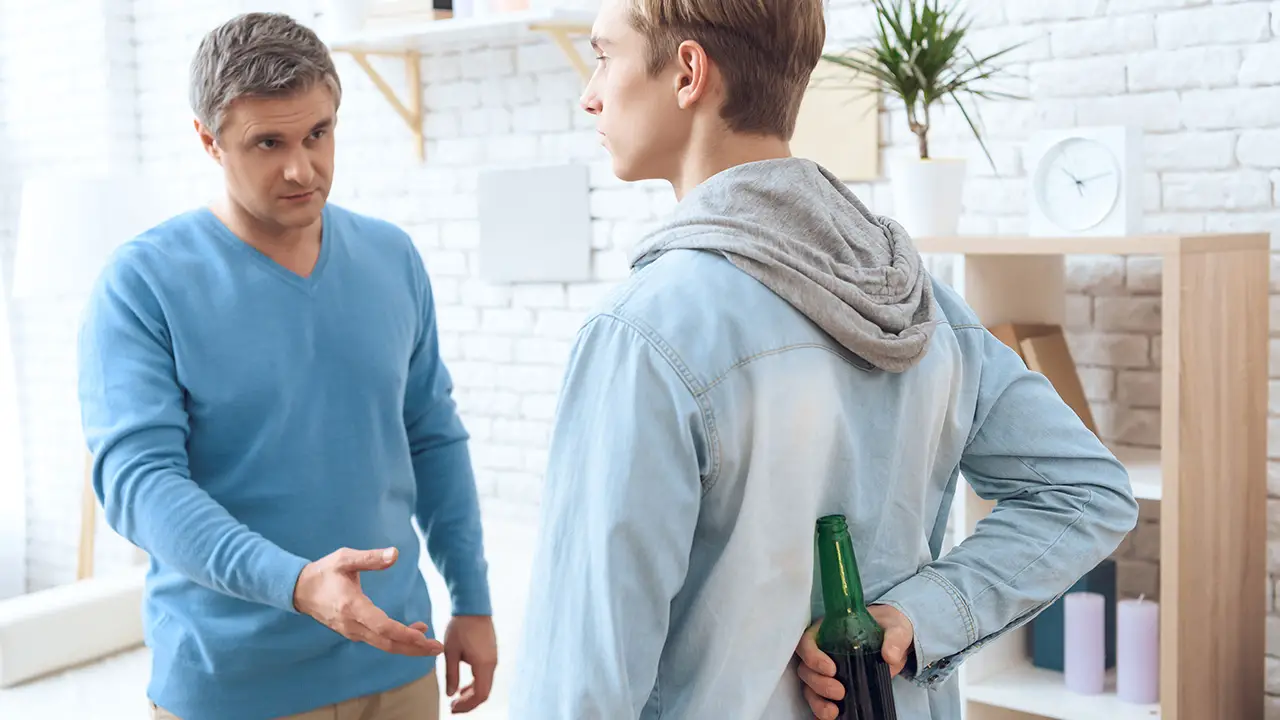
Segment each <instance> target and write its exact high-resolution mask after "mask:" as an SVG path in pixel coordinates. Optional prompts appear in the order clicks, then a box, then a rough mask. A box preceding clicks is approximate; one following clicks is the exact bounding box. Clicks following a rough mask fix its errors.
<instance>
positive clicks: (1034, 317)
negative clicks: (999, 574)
mask: <svg viewBox="0 0 1280 720" xmlns="http://www.w3.org/2000/svg"><path fill="white" fill-rule="evenodd" d="M916 243H917V247H918V248H919V249H920V250H921V252H925V253H946V254H954V255H960V256H961V258H960V260H959V261H958V263H957V266H958V270H959V277H958V279H957V281H956V288H957V289H958V290H959V291H960V292H961V294H962V295H963V296H964V297H965V299H966V301H967V302H968V303H969V305H970V306H971V307H972V308H973V309H974V311H975V312H976V313H977V315H978V318H979V319H980V321H981V322H982V323H983V324H986V325H988V326H994V325H997V324H1000V323H1007V322H1013V323H1052V324H1059V325H1061V324H1065V317H1066V298H1067V284H1066V271H1065V267H1066V256H1067V255H1073V254H1098V255H1157V256H1159V257H1161V258H1162V272H1163V275H1162V282H1161V307H1160V322H1161V328H1160V331H1159V336H1160V337H1159V343H1160V348H1159V351H1160V357H1161V363H1160V383H1161V385H1160V387H1161V390H1160V392H1161V397H1160V427H1161V431H1160V432H1161V435H1160V449H1159V450H1151V449H1141V448H1128V447H1113V448H1112V450H1113V452H1115V453H1116V456H1117V458H1119V459H1120V461H1121V462H1123V463H1124V465H1125V467H1126V468H1127V469H1128V470H1129V475H1130V481H1131V484H1132V487H1133V490H1134V494H1135V495H1136V496H1137V497H1138V498H1142V499H1147V500H1158V501H1159V502H1160V648H1161V656H1160V662H1161V665H1160V703H1159V717H1161V718H1162V720H1200V718H1254V717H1261V716H1262V711H1263V707H1262V701H1263V694H1264V677H1263V675H1264V673H1263V671H1264V663H1263V655H1264V639H1265V637H1266V628H1265V618H1266V610H1265V608H1264V607H1263V605H1264V602H1265V596H1266V593H1265V592H1264V587H1263V582H1264V580H1265V575H1264V574H1263V573H1262V572H1260V570H1259V568H1261V567H1262V566H1263V565H1264V564H1265V563H1264V559H1265V557H1266V546H1267V534H1266V509H1265V508H1266V496H1267V478H1266V474H1267V473H1266V458H1267V430H1266V429H1267V407H1266V404H1267V366H1268V316H1269V279H1270V278H1269V273H1270V254H1271V249H1270V238H1269V236H1268V235H1267V234H1265V233H1258V234H1216V235H1215V234H1201V235H1140V236H1134V237H1121V238H1034V237H1023V236H983V237H947V238H921V239H919V240H917V241H916ZM958 495H959V496H958V497H957V502H956V510H957V513H958V516H957V539H958V540H961V541H963V539H964V538H965V537H967V536H968V535H970V534H972V533H973V531H974V528H975V527H976V526H977V524H978V523H979V522H981V520H982V519H983V518H984V517H986V515H987V514H988V513H989V512H990V511H991V510H992V508H993V504H992V503H991V502H988V501H985V500H982V499H981V498H979V497H977V496H976V495H975V494H974V493H973V491H972V489H971V488H969V487H968V486H967V485H964V486H962V489H961V490H960V491H959V493H958ZM1026 633H1027V628H1026V627H1025V626H1024V627H1022V628H1019V629H1017V630H1014V631H1011V632H1009V633H1007V634H1006V635H1004V636H1003V637H1001V638H1000V639H999V640H997V641H995V642H992V643H990V644H988V645H987V646H985V647H984V648H983V650H982V651H981V652H979V653H977V654H975V655H974V656H973V657H972V658H970V659H969V660H968V661H967V662H966V663H965V667H963V668H961V694H962V697H963V698H964V700H965V707H966V710H967V717H968V718H969V720H1013V719H1015V718H1046V717H1047V718H1064V719H1065V718H1072V719H1073V720H1074V719H1075V718H1082V719H1083V718H1088V719H1089V720H1095V719H1096V718H1122V719H1124V720H1129V718H1135V719H1136V718H1139V717H1142V718H1146V717H1152V716H1153V715H1152V714H1151V713H1150V712H1149V709H1147V710H1144V709H1141V708H1135V707H1133V706H1130V705H1127V704H1124V705H1108V704H1107V703H1108V702H1109V701H1115V699H1114V698H1110V699H1109V698H1108V696H1102V697H1097V698H1091V699H1090V698H1083V697H1081V696H1077V695H1075V694H1070V695H1066V694H1064V693H1065V692H1066V691H1065V688H1062V687H1061V682H1060V678H1059V677H1055V676H1054V674H1052V673H1048V674H1046V673H1042V672H1040V671H1039V670H1038V669H1036V668H1032V667H1030V665H1029V663H1028V661H1027V657H1026ZM1115 702H1118V701H1115Z"/></svg>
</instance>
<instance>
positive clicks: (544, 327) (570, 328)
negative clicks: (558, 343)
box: [533, 310, 585, 339]
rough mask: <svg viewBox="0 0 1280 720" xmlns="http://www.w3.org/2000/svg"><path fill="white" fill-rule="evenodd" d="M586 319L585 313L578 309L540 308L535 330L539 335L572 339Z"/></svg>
mask: <svg viewBox="0 0 1280 720" xmlns="http://www.w3.org/2000/svg"><path fill="white" fill-rule="evenodd" d="M584 319H585V315H584V313H581V312H578V311H576V310H538V311H537V321H536V322H535V324H534V327H533V332H534V334H535V335H537V336H538V337H545V338H559V339H572V338H573V337H574V336H576V335H577V334H578V330H579V329H581V328H582V321H583V320H584Z"/></svg>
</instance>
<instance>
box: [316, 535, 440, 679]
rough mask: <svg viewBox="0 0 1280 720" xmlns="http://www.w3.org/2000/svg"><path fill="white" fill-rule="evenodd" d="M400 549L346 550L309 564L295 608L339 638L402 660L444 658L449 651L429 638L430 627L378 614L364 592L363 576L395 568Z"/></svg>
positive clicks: (376, 608)
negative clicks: (428, 656) (418, 656)
mask: <svg viewBox="0 0 1280 720" xmlns="http://www.w3.org/2000/svg"><path fill="white" fill-rule="evenodd" d="M396 557H398V553H397V551H396V549H395V548H387V549H385V550H350V549H347V548H343V549H341V550H337V551H335V552H333V553H330V554H329V555H326V556H324V557H322V558H320V559H319V560H316V561H315V562H313V563H310V564H308V565H307V566H306V567H304V568H303V569H302V572H301V573H300V574H299V575H298V582H297V584H296V585H295V586H294V589H293V606H294V607H295V608H297V609H298V612H301V613H304V614H306V615H310V616H311V617H313V618H315V619H316V620H319V621H320V622H321V623H323V624H324V625H325V626H327V627H328V628H330V629H331V630H333V631H334V632H337V633H338V634H339V635H342V636H343V637H345V638H347V639H348V640H354V641H356V642H364V643H368V644H370V645H372V646H374V647H376V648H378V649H380V650H383V651H386V652H389V653H395V654H397V655H439V654H440V653H442V652H444V646H443V645H442V644H441V643H440V642H439V641H437V640H431V639H428V638H427V636H426V634H425V633H426V630H427V626H426V624H425V623H422V622H415V623H414V624H413V625H412V626H409V627H406V626H404V625H403V624H401V623H398V622H396V621H395V620H392V619H391V618H390V617H388V616H387V614H386V613H384V612H383V611H382V610H380V609H378V607H377V606H376V605H374V604H373V601H372V600H370V599H369V596H367V595H365V594H364V591H363V590H362V589H361V588H360V573H361V572H364V571H372V570H385V569H387V568H389V567H391V566H392V565H393V564H395V561H396Z"/></svg>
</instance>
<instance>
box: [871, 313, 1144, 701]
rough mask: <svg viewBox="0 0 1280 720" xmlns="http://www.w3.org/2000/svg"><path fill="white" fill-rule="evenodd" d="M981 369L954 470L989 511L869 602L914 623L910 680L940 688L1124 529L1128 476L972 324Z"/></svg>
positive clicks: (1130, 504) (1128, 518)
mask: <svg viewBox="0 0 1280 720" xmlns="http://www.w3.org/2000/svg"><path fill="white" fill-rule="evenodd" d="M956 331H957V333H980V334H981V336H982V337H981V338H980V340H979V339H978V338H974V337H972V336H970V337H969V338H968V339H969V340H971V341H979V342H981V343H982V345H981V347H982V352H981V357H982V363H983V365H982V370H981V380H980V383H979V390H978V397H977V404H976V408H975V414H974V423H973V427H972V430H971V432H970V435H969V439H968V443H967V445H966V447H965V449H964V451H963V453H962V455H961V459H960V468H959V469H960V472H961V474H962V475H963V476H964V478H965V480H966V481H967V482H968V483H969V484H970V485H971V486H972V487H973V489H974V492H975V493H976V494H977V495H978V496H979V497H981V498H983V499H984V500H988V501H994V502H995V506H994V508H993V509H992V511H991V513H990V515H988V516H987V517H985V518H983V519H982V520H981V521H980V522H978V523H977V525H976V527H975V529H974V532H973V533H972V534H971V535H970V536H969V537H967V538H965V539H964V540H963V541H962V542H961V543H960V544H959V545H957V546H956V547H955V548H953V549H952V550H951V551H950V552H949V553H947V554H946V555H944V556H942V557H941V558H938V559H937V560H935V561H934V562H932V563H930V564H928V565H926V566H925V567H923V568H922V569H921V570H920V571H919V572H918V573H917V574H916V575H914V576H912V577H910V578H908V579H907V580H905V581H903V582H902V583H900V584H899V585H897V586H896V587H894V588H892V589H890V590H889V591H888V592H887V593H886V594H885V595H884V596H883V597H881V598H880V599H878V600H877V601H876V602H877V603H881V604H886V605H892V606H894V607H896V608H898V609H899V610H900V611H902V612H903V613H904V614H905V615H906V616H907V617H908V618H909V619H910V620H911V622H912V624H913V625H914V626H915V635H916V639H915V648H914V650H915V655H916V657H915V664H916V667H917V668H918V669H917V671H916V672H915V675H914V680H915V681H916V682H917V683H919V684H922V685H926V686H927V685H931V684H933V683H936V682H939V681H941V680H942V679H944V678H945V677H946V676H948V675H949V674H950V673H951V672H953V671H954V670H955V667H956V666H957V665H958V664H959V663H960V662H961V661H962V660H963V659H965V658H966V657H967V656H968V655H969V654H971V653H972V652H974V651H975V650H977V649H978V648H979V647H981V646H982V645H983V644H985V643H986V642H989V641H990V640H992V639H994V638H996V637H998V636H1000V635H1002V634H1003V633H1005V632H1007V631H1009V630H1011V629H1014V628H1016V627H1018V626H1020V625H1022V624H1024V623H1026V622H1027V621H1029V620H1030V619H1032V618H1033V617H1035V615H1036V614H1038V613H1039V612H1040V611H1042V610H1043V609H1044V608H1045V607H1047V606H1048V605H1049V604H1050V603H1052V602H1053V601H1054V600H1056V599H1057V598H1058V597H1060V596H1061V595H1062V594H1063V593H1064V592H1065V591H1066V590H1067V589H1068V588H1069V587H1070V586H1071V585H1072V584H1073V583H1074V582H1075V581H1076V580H1077V579H1078V578H1079V577H1080V576H1082V575H1083V574H1084V573H1086V572H1088V571H1089V570H1090V569H1092V568H1093V567H1095V566H1096V565H1097V564H1098V563H1099V562H1101V561H1102V560H1104V559H1105V558H1106V557H1107V556H1109V555H1110V554H1111V553H1112V552H1113V551H1114V550H1115V548H1116V547H1117V546H1118V545H1119V544H1120V542H1121V540H1123V538H1124V535H1125V534H1126V533H1127V532H1129V531H1130V530H1132V529H1133V527H1134V525H1135V523H1136V522H1137V512H1138V506H1137V502H1136V500H1134V497H1133V494H1132V490H1131V488H1130V484H1129V476H1128V473H1127V472H1126V471H1125V469H1124V467H1123V466H1122V465H1121V464H1120V463H1119V461H1117V460H1116V458H1115V456H1114V455H1112V453H1111V452H1110V451H1109V450H1108V449H1107V448H1106V447H1105V446H1104V445H1103V444H1102V443H1101V442H1100V441H1099V440H1098V438H1097V437H1096V436H1095V435H1094V434H1093V433H1092V432H1091V431H1090V430H1089V429H1088V428H1087V427H1086V426H1085V425H1084V423H1083V422H1081V421H1080V419H1079V417H1078V416H1077V415H1076V414H1075V411H1073V410H1072V409H1071V408H1070V406H1068V405H1067V404H1066V403H1065V402H1064V401H1063V400H1062V399H1061V397H1060V396H1059V395H1058V394H1057V392H1056V391H1055V390H1054V388H1053V386H1052V385H1051V384H1050V383H1049V381H1048V380H1047V379H1046V378H1045V377H1044V376H1043V375H1041V374H1040V373H1037V372H1033V371H1031V370H1028V369H1027V367H1026V365H1025V364H1024V363H1023V361H1022V359H1021V358H1020V357H1019V356H1018V355H1017V354H1016V353H1015V352H1014V351H1013V350H1011V349H1010V348H1009V347H1007V346H1006V345H1005V344H1004V343H1002V342H1001V341H1000V340H998V339H996V338H995V337H994V336H992V335H991V334H990V333H989V332H988V331H987V330H986V329H985V328H982V327H980V326H967V327H963V328H961V327H957V330H956Z"/></svg>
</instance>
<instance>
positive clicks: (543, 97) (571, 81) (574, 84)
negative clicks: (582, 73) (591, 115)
mask: <svg viewBox="0 0 1280 720" xmlns="http://www.w3.org/2000/svg"><path fill="white" fill-rule="evenodd" d="M534 83H535V85H536V91H535V94H536V95H537V97H538V99H539V100H540V101H542V102H566V103H574V102H577V101H578V100H579V99H580V98H581V97H582V91H583V85H582V79H581V78H580V77H579V76H578V73H576V72H573V71H568V72H560V73H554V74H551V73H543V74H539V75H537V76H536V79H535V80H534Z"/></svg>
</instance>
